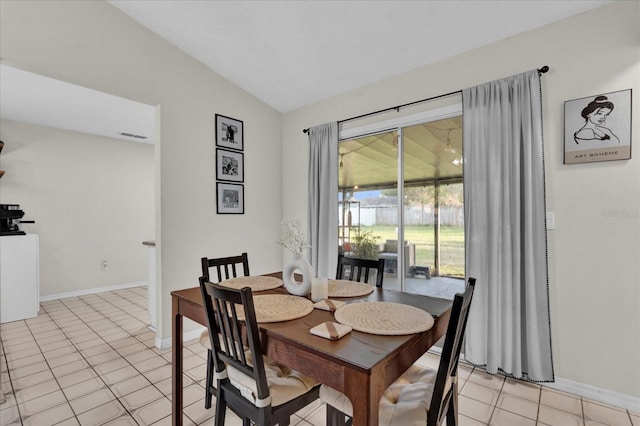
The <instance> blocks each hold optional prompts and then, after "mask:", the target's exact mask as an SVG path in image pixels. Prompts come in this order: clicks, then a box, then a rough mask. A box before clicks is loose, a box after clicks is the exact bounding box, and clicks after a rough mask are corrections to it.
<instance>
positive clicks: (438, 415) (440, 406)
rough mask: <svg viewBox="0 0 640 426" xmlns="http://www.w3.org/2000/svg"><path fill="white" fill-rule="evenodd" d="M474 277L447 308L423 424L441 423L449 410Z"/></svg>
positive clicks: (473, 286)
mask: <svg viewBox="0 0 640 426" xmlns="http://www.w3.org/2000/svg"><path fill="white" fill-rule="evenodd" d="M475 285H476V279H475V278H469V281H468V285H467V288H466V290H465V292H464V293H463V294H456V295H455V298H454V300H453V307H452V308H451V317H450V318H449V325H448V327H447V334H446V335H445V339H444V346H443V348H442V355H441V356H440V365H439V366H438V373H437V375H436V382H435V385H434V389H433V396H432V397H431V405H430V407H429V414H428V416H427V426H432V425H433V426H435V425H440V424H444V423H443V420H444V417H445V416H446V415H447V411H448V410H449V409H450V406H449V405H450V404H451V403H452V402H451V399H452V398H454V395H453V393H454V391H455V389H456V387H455V386H453V384H454V383H455V381H456V380H457V374H458V360H459V359H460V350H461V349H462V341H463V338H464V332H465V329H466V327H467V318H468V317H469V306H470V304H471V299H472V298H473V291H474V289H475Z"/></svg>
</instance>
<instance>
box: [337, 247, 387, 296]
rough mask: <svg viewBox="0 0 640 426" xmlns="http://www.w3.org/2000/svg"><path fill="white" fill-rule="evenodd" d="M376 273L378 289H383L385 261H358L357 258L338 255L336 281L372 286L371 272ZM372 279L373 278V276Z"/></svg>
mask: <svg viewBox="0 0 640 426" xmlns="http://www.w3.org/2000/svg"><path fill="white" fill-rule="evenodd" d="M371 270H373V271H376V287H379V288H382V281H383V279H384V259H378V260H369V259H358V258H355V257H345V256H344V255H342V254H339V255H338V270H337V271H336V279H338V280H349V281H359V282H365V283H368V284H371V283H370V282H369V272H370V271H371ZM371 275H372V278H373V274H371Z"/></svg>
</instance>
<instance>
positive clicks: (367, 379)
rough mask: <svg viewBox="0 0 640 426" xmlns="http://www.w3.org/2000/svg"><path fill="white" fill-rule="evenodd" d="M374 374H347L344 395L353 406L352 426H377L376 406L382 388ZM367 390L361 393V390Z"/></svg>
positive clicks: (382, 391)
mask: <svg viewBox="0 0 640 426" xmlns="http://www.w3.org/2000/svg"><path fill="white" fill-rule="evenodd" d="M374 377H376V376H375V375H374V374H372V375H371V376H368V375H366V374H349V373H347V378H346V384H347V386H346V389H345V392H344V393H345V395H347V397H348V398H349V400H350V401H351V405H352V406H353V426H377V425H378V405H379V401H380V397H381V396H382V394H383V393H384V388H383V387H382V386H381V383H380V382H379V381H377V380H373V378H374ZM365 389H366V390H367V391H366V392H363V390H365Z"/></svg>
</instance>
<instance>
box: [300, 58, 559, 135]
mask: <svg viewBox="0 0 640 426" xmlns="http://www.w3.org/2000/svg"><path fill="white" fill-rule="evenodd" d="M547 71H549V67H548V66H547V65H544V66H543V67H542V68H538V73H540V74H544V73H546V72H547ZM458 93H462V90H456V91H455V92H450V93H445V94H444V95H437V96H432V97H430V98H425V99H420V100H418V101H413V102H409V103H406V104H402V105H397V106H394V107H390V108H384V109H380V110H378V111H373V112H368V113H366V114H362V115H357V116H355V117H349V118H345V119H344V120H339V121H338V124H340V123H344V122H345V121H351V120H357V119H358V118H363V117H368V116H370V115H376V114H380V113H383V112H387V111H393V110H395V111H396V112H399V111H400V108H404V107H408V106H411V105H415V104H419V103H422V102H427V101H432V100H434V99H439V98H444V97H446V96H451V95H455V94H458ZM302 133H309V129H308V128H307V129H303V130H302Z"/></svg>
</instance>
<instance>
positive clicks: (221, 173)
mask: <svg viewBox="0 0 640 426" xmlns="http://www.w3.org/2000/svg"><path fill="white" fill-rule="evenodd" d="M216 180H224V181H230V182H244V154H243V153H242V152H237V151H230V150H228V149H222V148H217V149H216Z"/></svg>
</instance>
